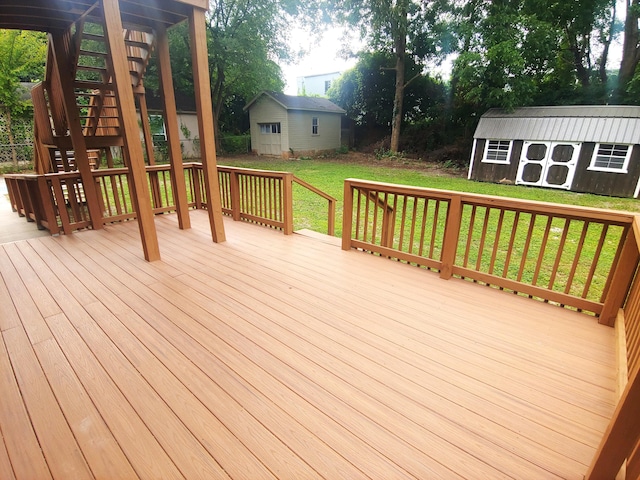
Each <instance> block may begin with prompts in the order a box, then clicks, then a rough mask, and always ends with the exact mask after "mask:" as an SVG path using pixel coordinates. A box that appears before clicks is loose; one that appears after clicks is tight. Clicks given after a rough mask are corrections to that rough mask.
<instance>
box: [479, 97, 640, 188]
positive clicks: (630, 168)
mask: <svg viewBox="0 0 640 480" xmlns="http://www.w3.org/2000/svg"><path fill="white" fill-rule="evenodd" d="M639 144H640V107H636V106H609V105H607V106H600V105H599V106H566V107H526V108H518V109H516V110H515V111H513V112H506V111H504V110H500V109H491V110H489V111H488V112H486V113H485V114H484V115H483V116H482V117H481V118H480V122H479V123H478V127H477V128H476V132H475V134H474V142H473V151H472V154H471V164H470V166H469V178H470V179H473V180H479V181H484V182H501V183H515V184H516V185H531V186H538V187H549V188H560V189H565V190H572V191H576V192H588V193H596V194H600V195H612V196H619V197H636V198H637V197H638V194H639V193H640V181H639V180H640V145H639Z"/></svg>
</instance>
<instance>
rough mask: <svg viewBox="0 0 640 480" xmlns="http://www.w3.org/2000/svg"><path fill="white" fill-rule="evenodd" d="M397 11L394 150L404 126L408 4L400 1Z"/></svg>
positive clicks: (392, 143)
mask: <svg viewBox="0 0 640 480" xmlns="http://www.w3.org/2000/svg"><path fill="white" fill-rule="evenodd" d="M397 10H398V11H397V12H396V15H397V17H396V20H397V25H396V28H395V32H394V37H395V38H394V39H393V43H394V49H395V54H396V67H395V70H396V93H395V97H394V99H393V117H392V120H391V145H390V147H389V149H390V150H391V151H392V152H398V150H399V148H400V128H401V127H402V103H403V100H404V87H405V84H404V62H405V56H406V50H407V5H406V2H399V5H398V7H397Z"/></svg>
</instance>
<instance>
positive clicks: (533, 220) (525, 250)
mask: <svg viewBox="0 0 640 480" xmlns="http://www.w3.org/2000/svg"><path fill="white" fill-rule="evenodd" d="M536 219H537V215H536V214H535V213H532V214H531V216H530V217H529V229H528V230H527V239H526V240H525V242H524V248H523V249H522V258H521V259H520V268H519V269H518V276H517V278H516V280H517V281H518V282H519V281H521V280H522V274H523V273H524V267H525V265H526V263H527V257H528V256H529V247H530V246H531V237H532V234H533V226H534V225H535V223H536Z"/></svg>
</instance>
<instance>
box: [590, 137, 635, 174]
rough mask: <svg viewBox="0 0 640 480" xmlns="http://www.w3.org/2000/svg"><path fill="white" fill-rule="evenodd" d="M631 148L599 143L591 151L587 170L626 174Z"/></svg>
mask: <svg viewBox="0 0 640 480" xmlns="http://www.w3.org/2000/svg"><path fill="white" fill-rule="evenodd" d="M630 157H631V148H629V145H621V144H616V143H599V144H597V145H596V148H595V149H594V151H593V157H592V158H591V165H589V170H600V171H603V172H616V173H627V167H628V166H629V158H630Z"/></svg>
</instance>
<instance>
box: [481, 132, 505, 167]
mask: <svg viewBox="0 0 640 480" xmlns="http://www.w3.org/2000/svg"><path fill="white" fill-rule="evenodd" d="M489 142H509V150H507V160H506V161H504V162H503V161H500V160H487V153H488V152H489ZM512 149H513V140H498V139H495V138H488V139H487V140H486V142H485V144H484V152H482V161H481V162H482V163H497V164H499V165H509V164H510V163H511V150H512Z"/></svg>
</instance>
